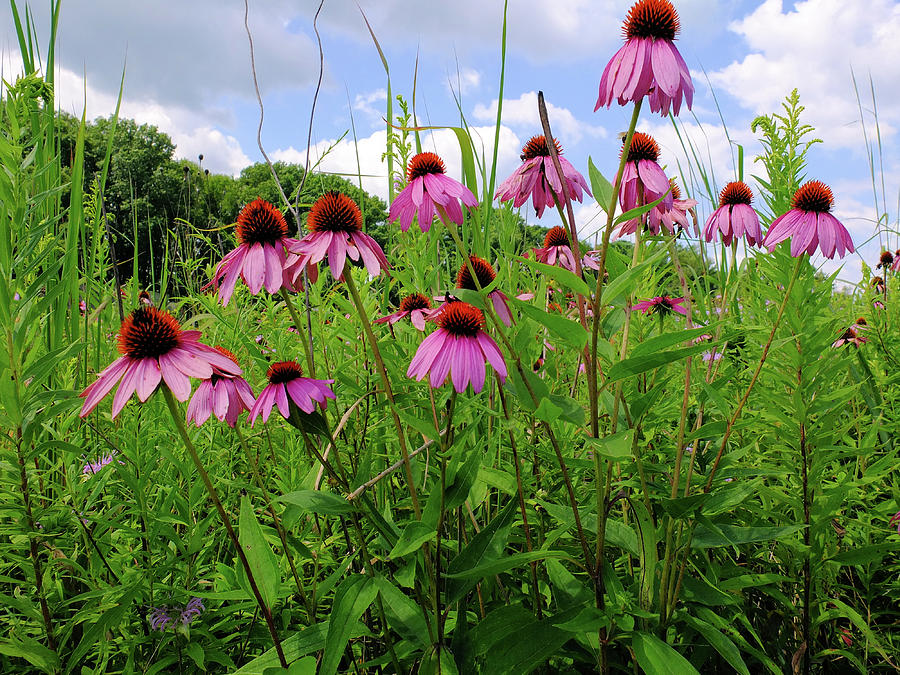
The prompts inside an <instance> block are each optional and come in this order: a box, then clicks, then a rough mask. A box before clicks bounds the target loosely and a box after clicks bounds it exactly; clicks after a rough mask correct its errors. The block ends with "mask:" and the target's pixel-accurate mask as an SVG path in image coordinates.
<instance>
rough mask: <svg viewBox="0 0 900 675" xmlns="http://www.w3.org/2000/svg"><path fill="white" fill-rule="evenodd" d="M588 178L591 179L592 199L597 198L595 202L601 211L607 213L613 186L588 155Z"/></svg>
mask: <svg viewBox="0 0 900 675" xmlns="http://www.w3.org/2000/svg"><path fill="white" fill-rule="evenodd" d="M588 178H589V179H590V181H591V191H593V193H594V199H596V200H597V204H599V205H600V208H601V209H603V212H604V213H606V214H607V215H608V214H609V205H610V204H611V203H612V198H613V186H612V184H611V183H610V182H609V181H608V180H606V178H605V177H604V175H603V174H602V173H600V171H599V170H598V169H597V167H596V166H594V160H592V159H591V158H590V157H588Z"/></svg>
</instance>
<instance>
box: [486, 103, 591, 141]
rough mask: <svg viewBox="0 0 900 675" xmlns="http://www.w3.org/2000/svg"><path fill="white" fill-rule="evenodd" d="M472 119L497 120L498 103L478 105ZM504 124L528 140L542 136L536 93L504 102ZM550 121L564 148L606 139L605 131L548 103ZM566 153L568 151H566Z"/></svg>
mask: <svg viewBox="0 0 900 675" xmlns="http://www.w3.org/2000/svg"><path fill="white" fill-rule="evenodd" d="M472 114H473V116H474V118H475V119H476V120H479V121H482V122H491V121H493V120H496V119H497V99H494V100H493V101H491V102H490V104H488V105H484V104H483V103H479V104H477V105H476V106H475V110H474V111H473V113H472ZM502 116H503V122H504V123H505V124H509V125H510V126H512V127H515V128H516V129H518V130H520V131H522V132H523V134H524V135H525V136H527V137H529V138H530V137H531V136H535V135H541V134H542V133H543V132H542V131H541V119H540V116H539V115H538V105H537V92H536V91H528V92H525V93H524V94H522V95H521V96H519V98H515V99H508V98H506V99H503V110H502ZM547 117H548V118H549V119H550V128H551V129H552V131H553V135H554V136H555V137H556V138H557V139H558V140H559V141H560V143H562V144H563V146H565V145H570V146H571V145H574V144H576V143H579V142H580V141H581V140H582V139H584V138H585V137H588V138H606V136H607V133H606V129H604V128H603V127H599V126H594V125H591V124H588V123H587V122H582V121H581V120H579V119H577V118H576V117H575V115H573V114H572V111H570V110H569V109H568V108H563V107H560V106H557V105H554V104H553V103H551V102H549V101H547ZM563 150H565V147H564V148H563Z"/></svg>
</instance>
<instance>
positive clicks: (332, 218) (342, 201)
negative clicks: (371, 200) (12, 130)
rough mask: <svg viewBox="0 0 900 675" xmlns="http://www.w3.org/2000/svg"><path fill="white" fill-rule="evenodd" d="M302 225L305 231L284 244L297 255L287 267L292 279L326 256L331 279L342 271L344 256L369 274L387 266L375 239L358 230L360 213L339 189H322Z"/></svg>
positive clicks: (359, 228)
mask: <svg viewBox="0 0 900 675" xmlns="http://www.w3.org/2000/svg"><path fill="white" fill-rule="evenodd" d="M306 228H307V229H308V230H309V234H307V235H306V236H305V237H303V239H301V240H300V241H294V242H292V243H291V245H290V246H288V250H289V251H290V252H291V253H295V254H297V256H298V258H297V259H296V261H294V262H293V263H292V265H291V266H290V273H291V275H292V278H293V279H295V280H296V279H298V278H299V276H300V274H301V272H302V271H303V267H304V266H307V267H308V266H309V265H315V264H317V263H319V262H320V261H321V260H322V259H323V258H325V256H326V255H327V256H328V266H329V268H330V269H331V276H333V277H334V278H335V279H340V278H341V277H342V275H343V274H344V263H345V262H346V260H347V258H348V257H349V258H350V259H351V260H356V261H359V260H361V261H362V263H363V265H364V266H365V268H366V270H367V271H368V273H369V274H370V275H371V276H373V277H377V276H378V275H379V274H381V271H382V270H388V269H390V267H391V266H390V264H388V261H387V258H385V257H384V251H382V250H381V246H379V245H378V242H377V241H375V240H374V239H372V237H370V236H369V235H367V234H366V233H365V232H363V231H362V213H361V212H360V210H359V207H358V206H357V205H356V202H354V201H353V200H352V199H350V197H348V196H347V195H345V194H343V193H341V192H337V191H334V190H332V191H330V192H326V193H325V194H324V195H322V196H321V197H319V198H318V199H317V200H316V201H315V203H314V204H313V205H312V208H310V210H309V214H308V215H307V217H306Z"/></svg>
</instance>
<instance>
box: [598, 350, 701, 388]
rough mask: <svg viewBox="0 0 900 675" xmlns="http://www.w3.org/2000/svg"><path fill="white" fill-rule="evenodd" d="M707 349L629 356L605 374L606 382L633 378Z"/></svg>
mask: <svg viewBox="0 0 900 675" xmlns="http://www.w3.org/2000/svg"><path fill="white" fill-rule="evenodd" d="M707 349H709V347H707V346H706V345H694V346H692V347H684V348H682V349H670V350H669V351H664V352H655V353H653V354H644V355H642V356H631V357H629V358H627V359H624V360H622V361H619V362H618V363H615V364H613V367H612V368H610V369H609V372H608V373H607V382H617V381H618V380H624V379H625V378H627V377H633V376H635V375H640V374H641V373H646V372H647V371H648V370H653V369H654V368H660V367H662V366H665V365H669V364H670V363H674V362H675V361H680V360H681V359H683V358H686V357H688V356H693V355H694V354H699V353H700V352H705V351H706V350H707Z"/></svg>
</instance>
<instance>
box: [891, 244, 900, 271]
mask: <svg viewBox="0 0 900 675" xmlns="http://www.w3.org/2000/svg"><path fill="white" fill-rule="evenodd" d="M891 270H892V271H893V272H900V248H898V249H897V251H896V252H895V253H894V264H893V266H892V267H891Z"/></svg>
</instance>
